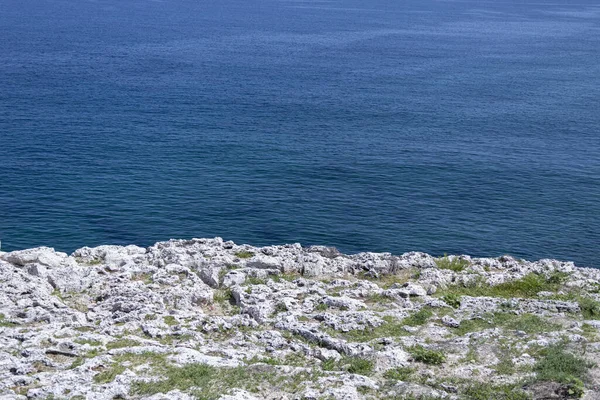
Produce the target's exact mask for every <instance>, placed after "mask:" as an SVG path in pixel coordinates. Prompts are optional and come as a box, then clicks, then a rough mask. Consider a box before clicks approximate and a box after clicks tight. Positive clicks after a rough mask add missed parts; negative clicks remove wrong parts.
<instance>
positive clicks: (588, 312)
mask: <svg viewBox="0 0 600 400" xmlns="http://www.w3.org/2000/svg"><path fill="white" fill-rule="evenodd" d="M579 308H581V313H582V314H583V317H584V318H585V319H600V302H598V301H596V300H594V299H590V298H589V297H581V298H580V299H579Z"/></svg>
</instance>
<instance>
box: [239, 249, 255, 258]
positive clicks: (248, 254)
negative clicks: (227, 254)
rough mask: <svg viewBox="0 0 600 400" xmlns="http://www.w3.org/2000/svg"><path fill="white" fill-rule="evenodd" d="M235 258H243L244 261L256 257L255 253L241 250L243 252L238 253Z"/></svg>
mask: <svg viewBox="0 0 600 400" xmlns="http://www.w3.org/2000/svg"><path fill="white" fill-rule="evenodd" d="M235 256H236V257H237V258H242V259H244V258H252V257H254V253H253V252H251V251H246V250H241V251H238V252H236V253H235Z"/></svg>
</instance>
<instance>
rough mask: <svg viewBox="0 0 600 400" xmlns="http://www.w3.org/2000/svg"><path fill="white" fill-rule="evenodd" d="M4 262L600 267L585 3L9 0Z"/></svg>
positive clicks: (593, 48) (599, 76) (598, 93)
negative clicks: (164, 243) (453, 261)
mask: <svg viewBox="0 0 600 400" xmlns="http://www.w3.org/2000/svg"><path fill="white" fill-rule="evenodd" d="M0 38H1V40H0V239H1V240H2V245H3V246H2V247H3V248H2V249H3V250H11V249H17V248H24V247H30V246H37V245H50V246H54V247H56V248H57V249H59V250H63V251H72V250H74V249H75V248H78V247H81V246H84V245H90V246H91V245H99V244H106V243H115V244H124V243H136V244H139V245H148V244H151V243H153V242H154V241H158V240H166V239H168V238H171V237H177V238H186V237H212V236H222V237H224V238H225V239H232V240H235V241H237V242H244V243H251V244H256V245H263V244H274V243H284V242H301V243H303V244H315V243H318V244H328V245H333V246H337V247H338V248H340V249H341V250H343V251H346V252H357V251H364V250H370V251H391V252H394V253H401V252H405V251H411V250H421V251H427V252H430V253H433V254H443V253H444V252H448V253H469V254H473V255H489V256H496V255H501V254H505V253H509V254H513V255H516V256H520V257H526V258H532V259H536V258H545V257H553V258H560V259H569V260H574V261H576V262H577V263H578V264H581V265H590V266H600V262H598V258H599V257H598V256H599V255H600V254H599V248H600V246H599V244H600V233H599V229H600V154H599V150H600V137H599V135H600V6H598V4H597V2H596V1H578V2H577V3H576V4H574V2H572V1H567V0H553V1H552V2H547V1H545V0H544V1H542V0H539V1H527V2H523V1H504V2H499V1H488V2H484V1H430V0H418V1H417V0H410V1H398V0H389V1H382V0H372V1H368V2H366V1H356V0H321V1H302V0H298V1H296V0H285V1H273V0H263V1H247V0H243V1H242V0H218V1H216V0H215V1H212V0H209V1H205V0H203V1H197V0H172V1H168V0H165V1H140V0H125V1H123V0H119V1H116V0H97V1H80V0H77V1H76V0H55V1H44V0H35V1H33V0H4V1H2V2H0Z"/></svg>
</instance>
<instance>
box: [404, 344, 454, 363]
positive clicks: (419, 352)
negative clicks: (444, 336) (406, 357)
mask: <svg viewBox="0 0 600 400" xmlns="http://www.w3.org/2000/svg"><path fill="white" fill-rule="evenodd" d="M408 352H409V353H410V354H411V355H412V356H413V358H414V360H415V361H419V362H422V363H424V364H432V365H439V364H442V363H443V362H444V361H446V356H445V355H444V354H443V353H442V352H440V351H436V350H431V349H427V348H425V347H423V346H414V347H411V348H410V349H408Z"/></svg>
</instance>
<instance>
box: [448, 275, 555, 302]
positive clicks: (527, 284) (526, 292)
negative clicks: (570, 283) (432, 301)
mask: <svg viewBox="0 0 600 400" xmlns="http://www.w3.org/2000/svg"><path fill="white" fill-rule="evenodd" d="M561 285H562V278H560V275H559V274H557V273H555V274H551V275H550V276H545V275H541V274H536V273H533V272H532V273H530V274H528V275H525V276H524V277H522V278H521V279H517V280H514V281H509V282H504V283H501V284H499V285H495V286H490V285H488V284H486V283H485V282H483V281H477V282H474V283H473V284H472V285H469V286H464V285H454V286H450V287H448V288H447V289H445V290H442V291H440V292H439V293H438V295H439V296H440V297H442V298H443V297H448V296H455V297H459V296H475V297H503V298H512V297H520V298H534V297H536V296H537V294H538V293H539V292H542V291H544V292H557V291H559V290H560V287H561Z"/></svg>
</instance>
